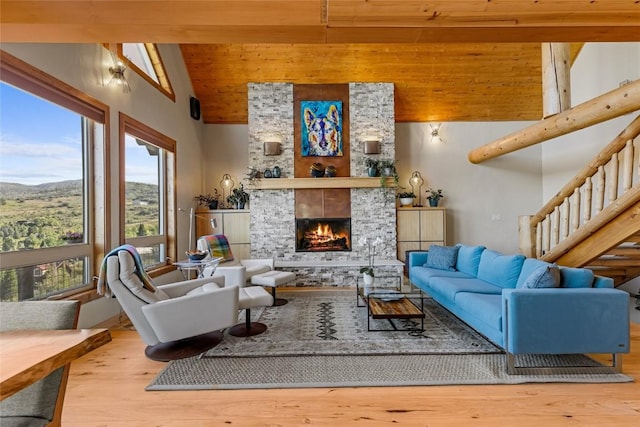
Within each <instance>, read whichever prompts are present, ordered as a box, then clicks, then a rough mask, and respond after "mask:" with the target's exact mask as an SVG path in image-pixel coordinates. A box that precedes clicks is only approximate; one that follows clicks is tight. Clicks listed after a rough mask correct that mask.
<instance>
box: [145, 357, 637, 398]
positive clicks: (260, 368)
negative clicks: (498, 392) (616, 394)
mask: <svg viewBox="0 0 640 427" xmlns="http://www.w3.org/2000/svg"><path fill="white" fill-rule="evenodd" d="M520 363H524V364H531V366H544V365H547V364H548V363H553V364H570V365H589V366H598V364H597V363H596V362H594V361H593V360H591V359H589V358H587V357H585V356H582V355H577V356H557V357H556V356H551V357H532V358H530V359H529V360H524V361H521V362H520ZM630 381H633V379H632V378H630V377H628V376H626V375H623V374H616V373H611V374H572V373H561V374H556V375H508V374H507V370H506V362H505V355H500V354H449V355H374V356H279V357H260V358H255V357H227V358H206V359H205V358H201V359H199V358H197V357H193V358H189V359H182V360H177V361H174V362H171V363H170V364H169V365H168V366H167V367H166V368H165V369H164V370H163V371H162V372H161V373H160V374H159V375H158V377H156V379H155V380H154V381H153V382H152V383H151V384H150V385H149V386H147V388H146V390H149V391H156V390H216V389H221V390H222V389H268V388H310V387H383V386H425V385H464V384H522V383H541V382H566V383H609V382H630Z"/></svg>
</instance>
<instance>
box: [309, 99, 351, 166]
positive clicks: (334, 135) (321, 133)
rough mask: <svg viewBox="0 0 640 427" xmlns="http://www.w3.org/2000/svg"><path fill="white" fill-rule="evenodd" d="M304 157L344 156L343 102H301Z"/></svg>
mask: <svg viewBox="0 0 640 427" xmlns="http://www.w3.org/2000/svg"><path fill="white" fill-rule="evenodd" d="M300 105H301V109H302V116H301V117H302V126H300V127H301V129H302V139H301V141H302V150H301V153H302V155H303V156H342V101H301V103H300Z"/></svg>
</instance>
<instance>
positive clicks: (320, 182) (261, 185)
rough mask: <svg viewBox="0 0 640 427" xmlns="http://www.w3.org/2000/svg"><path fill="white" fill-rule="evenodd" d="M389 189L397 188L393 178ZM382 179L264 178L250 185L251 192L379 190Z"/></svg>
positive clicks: (390, 180) (388, 179)
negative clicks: (325, 189)
mask: <svg viewBox="0 0 640 427" xmlns="http://www.w3.org/2000/svg"><path fill="white" fill-rule="evenodd" d="M386 181H387V187H391V188H393V187H396V183H395V181H394V179H393V177H389V178H386ZM378 187H380V177H375V178H369V177H334V178H263V179H259V180H256V181H255V182H254V183H252V184H248V185H247V188H248V189H251V190H284V189H291V188H294V189H295V188H378Z"/></svg>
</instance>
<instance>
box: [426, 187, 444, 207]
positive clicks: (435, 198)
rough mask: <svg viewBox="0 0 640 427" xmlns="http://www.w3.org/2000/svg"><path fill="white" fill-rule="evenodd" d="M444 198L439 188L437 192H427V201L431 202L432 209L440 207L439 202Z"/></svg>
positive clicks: (431, 190)
mask: <svg viewBox="0 0 640 427" xmlns="http://www.w3.org/2000/svg"><path fill="white" fill-rule="evenodd" d="M443 197H444V195H443V194H442V189H440V188H438V189H437V190H436V189H433V188H430V189H428V190H427V200H429V206H431V207H432V208H435V207H436V206H438V202H439V201H440V199H442V198H443Z"/></svg>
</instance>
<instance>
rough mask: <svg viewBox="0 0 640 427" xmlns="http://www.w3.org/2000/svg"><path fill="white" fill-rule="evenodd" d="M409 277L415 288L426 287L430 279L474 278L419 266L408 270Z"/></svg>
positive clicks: (458, 272) (459, 273) (457, 272)
mask: <svg viewBox="0 0 640 427" xmlns="http://www.w3.org/2000/svg"><path fill="white" fill-rule="evenodd" d="M409 277H410V278H411V281H412V282H413V283H414V284H416V285H417V286H421V285H427V283H429V280H431V278H432V277H457V278H460V279H471V278H474V277H473V276H470V275H468V274H466V273H463V272H461V271H450V270H439V269H437V268H429V267H423V266H421V265H416V266H415V267H411V270H409Z"/></svg>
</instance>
